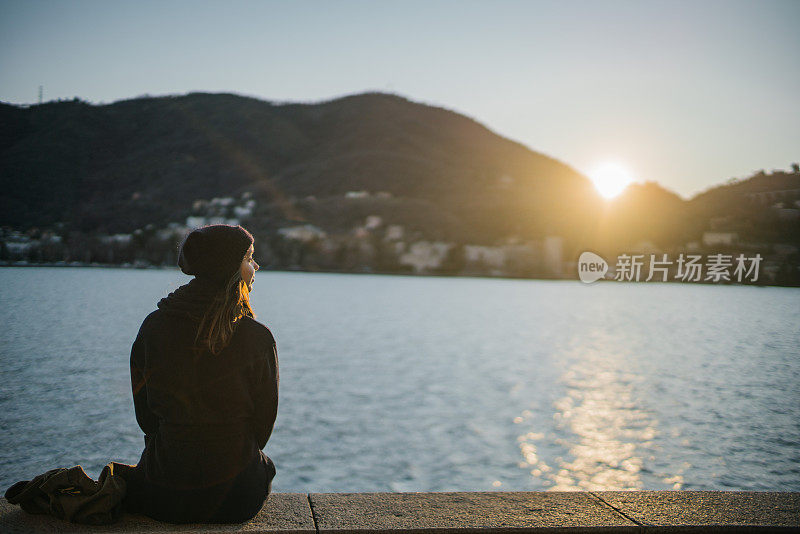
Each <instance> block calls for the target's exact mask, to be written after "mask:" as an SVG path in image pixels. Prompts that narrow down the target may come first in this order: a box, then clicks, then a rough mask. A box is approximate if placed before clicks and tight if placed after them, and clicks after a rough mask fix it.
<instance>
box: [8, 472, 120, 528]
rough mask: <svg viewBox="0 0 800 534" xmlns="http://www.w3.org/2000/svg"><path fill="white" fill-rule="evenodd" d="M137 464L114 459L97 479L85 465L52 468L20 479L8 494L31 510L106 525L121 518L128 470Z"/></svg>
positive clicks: (23, 507) (71, 519) (31, 512)
mask: <svg viewBox="0 0 800 534" xmlns="http://www.w3.org/2000/svg"><path fill="white" fill-rule="evenodd" d="M133 467H134V466H131V465H127V464H120V463H117V462H110V463H109V464H107V465H106V466H105V467H103V471H102V473H100V478H98V479H97V481H95V480H93V479H92V478H90V477H89V475H87V474H86V473H85V472H84V470H83V467H81V466H79V465H76V466H75V467H70V468H68V469H67V468H64V467H61V468H58V469H51V470H50V471H47V472H46V473H42V474H41V475H39V476H37V477H35V478H34V479H33V480H22V481H20V482H17V483H16V484H14V485H13V486H11V487H10V488H8V490H6V493H5V497H6V499H8V502H9V503H11V504H18V505H19V506H20V507H21V508H22V509H23V510H24V511H26V512H28V513H29V514H50V515H51V516H53V517H57V518H59V519H64V520H67V521H72V522H73V523H82V524H86V525H106V524H109V523H114V522H115V521H117V520H119V518H120V516H121V515H122V511H123V506H122V501H123V499H124V498H125V494H126V483H125V479H124V478H123V477H122V473H123V472H124V471H127V470H130V469H133Z"/></svg>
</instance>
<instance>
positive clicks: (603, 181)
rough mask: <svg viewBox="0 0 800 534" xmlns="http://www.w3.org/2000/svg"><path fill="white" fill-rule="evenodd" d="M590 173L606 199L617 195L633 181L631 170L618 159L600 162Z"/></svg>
mask: <svg viewBox="0 0 800 534" xmlns="http://www.w3.org/2000/svg"><path fill="white" fill-rule="evenodd" d="M588 175H589V179H590V180H591V181H592V183H593V184H594V187H595V189H597V192H598V193H600V195H601V196H602V197H603V198H605V199H606V200H611V199H612V198H614V197H616V196H617V195H619V194H620V193H622V192H623V191H624V190H625V188H626V187H628V184H630V183H631V182H633V174H632V173H631V171H630V170H629V169H628V168H627V167H626V166H625V165H623V164H621V163H618V162H616V161H605V162H603V163H600V164H598V165H596V166H595V167H594V168H593V169H592V170H591V171H589V173H588Z"/></svg>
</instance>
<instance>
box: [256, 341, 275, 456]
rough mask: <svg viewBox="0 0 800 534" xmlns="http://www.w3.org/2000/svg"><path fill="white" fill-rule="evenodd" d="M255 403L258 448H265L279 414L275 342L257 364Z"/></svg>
mask: <svg viewBox="0 0 800 534" xmlns="http://www.w3.org/2000/svg"><path fill="white" fill-rule="evenodd" d="M255 377H256V383H255V384H254V395H253V403H254V407H255V421H254V434H255V436H256V442H257V443H258V448H259V449H263V448H264V447H265V446H266V444H267V441H269V437H270V435H271V434H272V428H273V426H275V418H276V417H277V415H278V383H279V382H280V377H279V374H278V351H277V348H276V347H275V344H274V343H273V344H272V346H271V347H270V348H269V349H267V351H266V354H265V355H264V357H263V358H261V359H260V360H259V362H258V364H257V365H256V373H255Z"/></svg>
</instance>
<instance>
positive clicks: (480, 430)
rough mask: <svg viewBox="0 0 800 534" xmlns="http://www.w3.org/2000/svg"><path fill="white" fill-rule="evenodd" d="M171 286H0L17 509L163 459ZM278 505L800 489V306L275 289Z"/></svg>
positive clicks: (415, 289)
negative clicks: (141, 337) (139, 343)
mask: <svg viewBox="0 0 800 534" xmlns="http://www.w3.org/2000/svg"><path fill="white" fill-rule="evenodd" d="M186 281H188V278H187V277H185V276H183V275H181V274H180V273H179V272H177V271H172V270H161V271H159V270H125V269H102V268H97V269H89V268H84V269H73V268H5V269H0V324H2V329H1V330H0V487H1V488H0V489H3V490H4V489H5V488H6V487H7V486H8V485H10V484H11V483H13V482H15V481H17V480H21V479H26V478H31V477H33V476H35V475H37V474H39V473H42V472H44V471H46V470H48V469H52V468H54V467H62V466H63V467H68V466H71V465H75V464H82V465H83V466H84V468H86V470H87V472H89V473H90V474H91V475H92V476H95V477H96V476H97V475H99V472H100V469H101V468H102V466H103V465H104V464H105V463H107V462H109V461H111V460H115V461H122V462H126V463H135V462H136V461H137V460H138V458H139V454H140V452H141V448H142V445H143V440H142V434H141V431H140V430H139V428H138V426H137V425H136V420H135V418H134V413H133V403H132V401H131V393H130V382H129V376H128V358H129V355H130V345H131V343H132V341H133V339H134V337H135V335H136V332H137V330H138V328H139V325H140V323H141V320H142V319H143V318H144V316H145V315H147V313H149V312H150V311H151V310H152V309H154V307H155V303H156V302H157V301H158V299H159V298H161V297H163V296H164V295H166V293H168V292H169V291H171V290H172V289H174V288H175V287H177V286H178V285H180V284H182V283H185V282H186ZM252 300H253V306H254V309H255V311H256V313H257V314H258V318H259V320H260V321H262V322H264V323H266V324H267V325H269V326H270V328H271V329H272V330H273V333H274V334H275V337H276V339H277V342H278V354H279V358H280V363H281V393H280V394H281V397H280V408H279V413H278V421H277V424H276V427H275V432H274V433H273V435H272V438H271V439H270V442H269V444H268V445H267V447H266V452H267V454H269V455H270V456H271V457H272V459H273V460H274V461H275V463H276V465H277V468H278V475H277V477H276V479H275V481H274V485H273V487H274V490H275V491H281V492H283V491H298V492H311V491H438V490H494V489H496V490H543V489H594V490H600V489H637V488H640V489H673V488H675V489H677V488H681V489H738V490H767V489H769V490H793V491H798V490H800V349H799V347H800V291H798V290H797V289H787V288H756V287H722V286H698V285H678V284H628V285H624V284H611V283H608V284H599V285H594V286H583V285H581V284H580V283H578V282H564V281H561V282H551V281H526V280H499V279H469V278H416V277H402V276H371V275H334V274H308V273H258V274H257V276H256V283H255V288H254V293H253V295H252Z"/></svg>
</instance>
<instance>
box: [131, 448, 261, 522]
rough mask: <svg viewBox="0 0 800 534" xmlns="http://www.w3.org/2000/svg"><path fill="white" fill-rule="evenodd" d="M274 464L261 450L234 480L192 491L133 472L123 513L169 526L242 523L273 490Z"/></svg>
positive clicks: (253, 513)
mask: <svg viewBox="0 0 800 534" xmlns="http://www.w3.org/2000/svg"><path fill="white" fill-rule="evenodd" d="M274 477H275V464H273V463H272V460H271V459H270V458H269V456H267V455H266V454H264V453H263V452H261V451H258V456H257V457H256V458H255V459H254V460H253V462H252V463H251V464H250V465H249V466H248V467H247V468H246V469H245V470H244V471H242V472H241V473H239V475H237V476H236V477H235V478H234V479H233V480H231V481H227V482H224V483H222V484H218V485H216V486H212V487H210V488H201V489H193V490H175V489H171V488H166V487H163V486H159V485H157V484H153V483H152V482H149V481H147V480H145V478H144V473H143V472H142V471H138V470H136V469H134V470H133V471H132V472H131V473H129V474H127V475H126V477H125V478H126V482H127V485H128V494H127V496H126V498H125V501H124V502H125V511H126V512H129V513H138V514H144V515H146V516H148V517H151V518H153V519H156V520H158V521H165V522H168V523H242V522H244V521H248V520H249V519H252V518H253V517H254V516H255V515H256V514H257V513H258V511H259V510H261V507H262V506H263V504H264V501H265V500H266V499H267V497H268V496H269V493H270V491H271V490H272V479H273V478H274Z"/></svg>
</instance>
